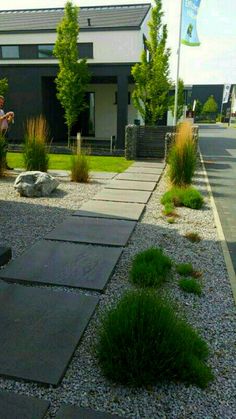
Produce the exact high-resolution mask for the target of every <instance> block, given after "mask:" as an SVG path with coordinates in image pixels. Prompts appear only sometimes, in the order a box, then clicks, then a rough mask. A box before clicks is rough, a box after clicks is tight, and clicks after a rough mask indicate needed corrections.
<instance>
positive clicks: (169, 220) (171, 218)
mask: <svg viewBox="0 0 236 419" xmlns="http://www.w3.org/2000/svg"><path fill="white" fill-rule="evenodd" d="M166 221H167V223H169V224H175V218H174V217H168V218H167V220H166Z"/></svg>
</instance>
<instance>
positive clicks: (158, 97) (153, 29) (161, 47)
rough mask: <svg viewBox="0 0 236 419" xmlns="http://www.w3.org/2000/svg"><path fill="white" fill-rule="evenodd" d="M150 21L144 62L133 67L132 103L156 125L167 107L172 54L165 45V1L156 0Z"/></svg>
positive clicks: (148, 121)
mask: <svg viewBox="0 0 236 419" xmlns="http://www.w3.org/2000/svg"><path fill="white" fill-rule="evenodd" d="M155 3H156V5H155V7H154V8H153V9H152V15H151V20H150V22H149V29H150V31H149V40H147V41H146V47H147V50H148V51H149V54H147V51H145V50H144V51H143V52H142V55H141V62H140V63H137V64H135V65H134V66H133V68H132V75H133V77H134V81H135V89H134V92H133V96H132V98H133V104H134V106H135V107H136V109H137V110H138V111H139V113H140V114H141V116H142V118H143V119H144V121H145V124H147V125H155V124H156V123H157V122H158V119H161V118H162V117H163V115H164V113H165V112H166V111H167V109H168V101H169V98H168V94H169V89H170V82H169V56H170V50H169V49H168V48H166V41H167V26H166V25H163V24H162V16H163V12H162V2H161V0H155Z"/></svg>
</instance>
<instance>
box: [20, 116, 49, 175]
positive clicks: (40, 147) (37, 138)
mask: <svg viewBox="0 0 236 419" xmlns="http://www.w3.org/2000/svg"><path fill="white" fill-rule="evenodd" d="M48 138H49V130H48V126H47V121H46V119H45V118H44V117H43V116H42V115H40V116H38V117H36V118H31V119H29V120H28V121H27V122H26V132H25V138H24V147H23V158H24V163H25V168H26V170H40V171H42V172H47V170H48V163H49V156H48V145H47V143H48Z"/></svg>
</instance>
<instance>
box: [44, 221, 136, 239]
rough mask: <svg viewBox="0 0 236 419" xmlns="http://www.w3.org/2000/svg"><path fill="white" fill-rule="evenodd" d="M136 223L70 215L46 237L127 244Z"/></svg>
mask: <svg viewBox="0 0 236 419" xmlns="http://www.w3.org/2000/svg"><path fill="white" fill-rule="evenodd" d="M135 225H136V223H135V222H133V221H123V220H111V219H106V218H92V217H68V218H67V219H66V220H65V221H64V222H63V223H62V224H60V225H59V226H58V227H56V228H55V229H54V230H53V231H51V232H50V233H49V234H48V235H47V236H46V239H50V240H62V241H69V242H76V243H90V244H102V245H108V246H125V245H126V243H127V242H128V240H129V238H130V235H131V233H132V231H133V229H134V227H135Z"/></svg>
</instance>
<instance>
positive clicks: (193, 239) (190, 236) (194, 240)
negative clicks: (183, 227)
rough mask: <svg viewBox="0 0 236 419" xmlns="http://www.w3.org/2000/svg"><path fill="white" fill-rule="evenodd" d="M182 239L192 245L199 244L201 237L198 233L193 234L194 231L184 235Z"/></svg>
mask: <svg viewBox="0 0 236 419" xmlns="http://www.w3.org/2000/svg"><path fill="white" fill-rule="evenodd" d="M184 237H185V238H186V239H188V240H189V241H190V242H192V243H199V242H200V241H201V240H202V239H201V236H200V235H199V234H198V233H195V232H194V231H192V232H189V233H186V234H185V235H184Z"/></svg>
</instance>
